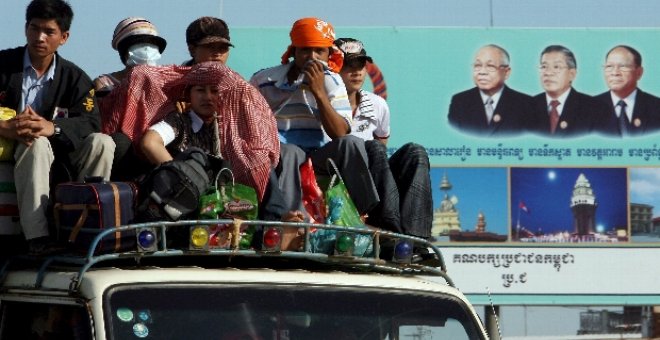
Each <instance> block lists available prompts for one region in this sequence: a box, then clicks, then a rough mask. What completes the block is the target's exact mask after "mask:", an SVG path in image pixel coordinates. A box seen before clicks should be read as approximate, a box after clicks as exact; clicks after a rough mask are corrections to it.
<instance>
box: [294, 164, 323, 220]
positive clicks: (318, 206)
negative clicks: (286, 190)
mask: <svg viewBox="0 0 660 340" xmlns="http://www.w3.org/2000/svg"><path fill="white" fill-rule="evenodd" d="M300 185H301V186H302V201H303V205H304V206H305V210H307V214H308V215H309V219H310V222H311V223H325V199H324V198H323V191H322V190H321V188H320V187H319V185H318V183H316V175H315V174H314V166H313V165H312V159H311V158H307V161H306V162H305V163H303V164H302V165H300Z"/></svg>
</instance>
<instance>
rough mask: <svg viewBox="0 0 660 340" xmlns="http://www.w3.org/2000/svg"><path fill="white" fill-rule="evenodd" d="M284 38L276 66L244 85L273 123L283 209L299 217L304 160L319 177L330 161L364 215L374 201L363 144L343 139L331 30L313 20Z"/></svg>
mask: <svg viewBox="0 0 660 340" xmlns="http://www.w3.org/2000/svg"><path fill="white" fill-rule="evenodd" d="M290 36H291V45H290V46H289V47H288V48H287V50H286V52H285V53H284V55H282V64H281V65H279V66H275V67H271V68H268V69H265V70H261V71H259V72H257V73H255V74H254V75H253V76H252V79H250V83H251V84H252V85H254V86H255V87H256V88H257V89H259V91H260V92H261V94H262V95H263V96H264V97H265V98H266V101H267V102H268V104H269V105H270V107H271V109H272V110H273V113H274V114H275V118H276V120H277V128H278V133H279V137H280V142H281V148H280V150H281V159H280V166H278V174H279V185H280V188H281V189H282V191H283V193H284V196H285V198H286V199H287V204H288V206H287V208H289V209H291V210H294V209H300V210H302V211H304V208H303V205H302V191H301V182H300V172H299V167H300V165H301V164H302V163H303V162H304V161H305V160H306V159H307V157H310V158H311V159H312V163H313V164H314V171H315V172H316V173H317V174H321V175H327V174H328V171H327V164H326V160H327V159H328V158H331V159H333V160H334V161H335V163H336V164H337V166H338V168H339V171H340V173H341V175H342V176H343V179H344V182H345V183H346V187H347V188H348V191H349V193H350V195H351V197H352V198H353V200H354V201H355V205H356V207H357V208H358V211H359V212H360V213H361V214H366V213H367V212H369V210H371V209H372V208H373V207H374V206H375V205H376V204H377V203H378V201H379V198H378V193H377V192H376V188H375V186H374V183H373V180H372V179H371V176H370V175H369V169H368V166H367V164H368V163H367V155H366V151H365V148H364V141H362V140H361V139H360V138H357V137H355V136H351V135H350V134H349V133H350V126H351V119H352V112H351V105H350V103H349V101H348V95H347V93H346V87H345V86H344V82H343V81H342V79H341V77H340V76H339V75H338V74H337V72H339V70H341V66H342V63H343V53H342V52H341V51H340V50H339V49H337V48H336V47H335V46H334V44H333V42H334V39H335V32H334V28H333V27H332V25H331V24H329V23H327V22H325V21H323V20H320V19H318V18H303V19H300V20H298V21H296V22H295V23H294V24H293V28H292V29H291V32H290ZM291 57H293V62H292V63H291V62H290V60H289V59H290V58H291Z"/></svg>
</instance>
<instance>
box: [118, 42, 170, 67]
mask: <svg viewBox="0 0 660 340" xmlns="http://www.w3.org/2000/svg"><path fill="white" fill-rule="evenodd" d="M160 57H161V55H160V52H159V51H158V46H156V45H154V44H148V43H144V44H135V45H133V46H131V47H129V48H128V58H126V65H127V66H135V65H150V66H155V65H157V62H158V60H159V59H160Z"/></svg>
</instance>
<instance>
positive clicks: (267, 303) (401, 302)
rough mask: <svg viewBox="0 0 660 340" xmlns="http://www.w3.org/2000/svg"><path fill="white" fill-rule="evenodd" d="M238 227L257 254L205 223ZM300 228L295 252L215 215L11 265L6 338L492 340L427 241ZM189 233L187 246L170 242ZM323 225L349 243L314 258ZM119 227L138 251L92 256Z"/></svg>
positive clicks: (3, 293)
mask: <svg viewBox="0 0 660 340" xmlns="http://www.w3.org/2000/svg"><path fill="white" fill-rule="evenodd" d="M232 223H234V225H235V226H236V229H235V230H238V228H239V225H240V226H245V225H255V226H256V225H260V226H263V227H259V228H263V229H262V232H261V236H259V237H261V238H262V239H260V240H263V241H262V242H257V244H261V243H263V244H262V245H261V246H260V247H259V248H261V249H257V250H255V249H252V248H247V249H241V247H239V246H237V245H238V244H239V242H230V243H233V246H229V247H218V246H215V247H214V246H210V245H209V240H210V239H212V237H213V235H212V234H209V233H208V231H209V230H210V229H209V228H213V227H214V226H216V225H219V224H220V225H222V224H225V225H232ZM288 225H289V226H291V225H292V224H291V223H289V224H288ZM293 227H295V228H297V229H299V230H304V233H302V236H301V237H302V243H301V245H302V246H301V249H300V250H296V251H290V250H282V243H281V239H282V236H283V235H285V234H286V232H285V231H286V228H287V227H285V226H281V225H278V223H276V222H263V221H231V220H214V221H183V222H171V223H146V224H138V225H130V226H123V227H120V228H117V229H113V230H106V231H103V232H102V233H100V234H99V235H98V236H97V237H96V238H95V239H94V241H93V242H92V243H91V244H90V246H89V249H88V252H87V254H86V255H76V254H69V255H66V256H64V255H61V256H56V257H48V258H31V257H26V256H25V257H20V256H18V257H14V258H11V259H9V260H8V261H7V262H6V263H5V264H4V266H3V268H2V273H1V276H0V279H1V280H2V283H1V285H0V287H1V288H0V289H1V290H0V311H1V316H0V320H1V321H0V339H121V340H125V339H253V340H254V339H273V340H275V339H277V340H286V339H364V340H369V339H378V340H380V339H451V340H463V339H465V340H468V339H469V340H477V339H478V340H486V339H488V336H487V334H486V332H485V330H484V328H483V326H482V324H481V322H480V320H479V318H478V316H477V314H476V313H475V311H474V309H473V308H472V306H471V305H470V303H469V302H468V301H467V300H466V299H465V297H464V296H463V295H462V294H461V293H460V292H459V291H458V290H457V289H456V288H455V287H453V284H452V281H451V279H450V278H449V277H448V276H447V275H446V270H445V267H444V262H443V260H442V256H441V254H440V252H439V251H438V249H437V248H435V247H434V246H433V245H431V244H430V243H427V242H426V241H424V240H421V239H418V238H414V237H408V236H404V235H399V234H394V233H389V232H379V231H373V230H366V229H364V230H360V231H356V229H353V228H344V227H337V226H328V225H309V224H305V223H294V224H293ZM182 228H183V230H186V231H187V230H190V232H191V233H190V234H191V239H190V243H189V246H188V248H187V249H172V248H171V247H168V246H167V245H168V244H170V243H169V242H168V240H167V236H168V235H170V234H169V233H170V231H172V230H175V229H177V230H182ZM204 230H206V231H207V234H206V236H205V235H204ZM321 230H323V231H325V232H328V231H330V230H332V231H334V232H336V235H335V236H336V238H335V241H336V240H340V241H346V240H349V241H350V242H348V244H349V246H348V247H344V246H341V245H339V243H340V241H336V243H337V245H336V246H335V249H334V250H332V252H331V253H330V254H322V253H315V252H312V251H311V245H310V243H312V242H310V235H313V233H314V232H319V231H321ZM118 232H121V233H122V236H123V239H122V240H121V242H126V241H127V239H128V237H129V236H127V235H128V234H131V235H134V236H132V237H133V238H134V240H135V242H127V244H132V243H135V245H136V247H135V248H134V249H133V250H124V251H122V252H112V253H104V254H96V253H95V250H96V249H97V248H96V247H97V244H98V242H99V240H101V239H103V238H109V237H113V238H114V237H115V235H117V233H118ZM234 235H237V233H234ZM205 237H206V241H205V240H204V238H205ZM255 237H257V236H255ZM278 237H279V238H280V239H279V240H278ZM360 237H369V238H371V240H372V241H373V242H372V243H371V245H370V249H369V254H370V255H365V256H356V255H355V254H352V253H351V251H352V250H353V245H354V244H355V239H357V238H360ZM230 238H231V237H230ZM231 239H233V240H237V238H236V237H234V238H231ZM170 241H171V240H170ZM205 242H206V244H205ZM211 244H213V242H211ZM216 244H217V243H216ZM253 244H254V243H253ZM264 245H266V246H264ZM340 248H341V249H340ZM420 250H421V252H420ZM429 251H430V254H429ZM385 254H387V255H385Z"/></svg>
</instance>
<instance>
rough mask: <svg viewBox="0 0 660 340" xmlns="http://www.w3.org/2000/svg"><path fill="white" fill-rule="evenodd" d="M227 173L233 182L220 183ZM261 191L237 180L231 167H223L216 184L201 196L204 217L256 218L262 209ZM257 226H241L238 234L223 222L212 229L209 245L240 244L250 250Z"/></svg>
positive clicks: (202, 215) (201, 212)
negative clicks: (224, 173) (259, 208)
mask: <svg viewBox="0 0 660 340" xmlns="http://www.w3.org/2000/svg"><path fill="white" fill-rule="evenodd" d="M223 172H228V173H229V174H230V175H231V176H230V177H231V183H219V182H218V181H219V179H220V177H221V174H222V173H223ZM258 202H259V201H258V200H257V192H256V191H255V190H254V189H253V188H252V187H250V186H247V185H244V184H241V183H236V182H235V181H234V174H233V173H232V172H231V170H229V169H227V168H223V169H222V170H220V172H218V174H217V175H216V177H215V186H212V187H211V188H209V190H208V191H207V192H206V194H204V195H202V197H201V198H200V204H199V212H200V218H201V219H222V218H232V219H233V218H236V219H241V220H254V219H256V217H257V212H258ZM255 229H256V228H255V226H253V225H250V226H245V225H241V227H240V231H239V232H238V235H235V234H237V232H236V231H233V230H234V228H233V226H232V225H227V224H219V225H217V226H211V227H210V228H209V234H210V241H209V248H229V247H234V246H236V245H238V247H239V248H240V249H248V248H250V245H251V243H252V237H253V235H254V232H255Z"/></svg>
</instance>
